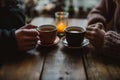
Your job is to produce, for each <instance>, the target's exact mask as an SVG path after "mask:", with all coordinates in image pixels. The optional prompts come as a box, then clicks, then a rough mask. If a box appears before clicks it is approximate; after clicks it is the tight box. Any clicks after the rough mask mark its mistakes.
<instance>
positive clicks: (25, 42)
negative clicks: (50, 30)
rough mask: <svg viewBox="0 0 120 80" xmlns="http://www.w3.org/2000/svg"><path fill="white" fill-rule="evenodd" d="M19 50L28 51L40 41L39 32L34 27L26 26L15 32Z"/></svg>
mask: <svg viewBox="0 0 120 80" xmlns="http://www.w3.org/2000/svg"><path fill="white" fill-rule="evenodd" d="M15 35H16V40H17V43H18V47H19V50H21V51H27V50H30V49H32V48H34V47H35V46H36V44H37V41H38V39H39V36H38V35H39V32H38V31H37V30H36V26H34V25H30V24H28V25H26V26H24V27H21V28H20V29H18V30H16V31H15Z"/></svg>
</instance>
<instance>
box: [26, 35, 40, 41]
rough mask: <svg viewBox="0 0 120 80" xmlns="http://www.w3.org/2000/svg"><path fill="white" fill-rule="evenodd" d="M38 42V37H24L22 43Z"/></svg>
mask: <svg viewBox="0 0 120 80" xmlns="http://www.w3.org/2000/svg"><path fill="white" fill-rule="evenodd" d="M38 40H39V37H38V36H36V37H28V36H26V37H24V42H36V41H38Z"/></svg>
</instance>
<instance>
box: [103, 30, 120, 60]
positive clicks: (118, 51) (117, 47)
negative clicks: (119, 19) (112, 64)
mask: <svg viewBox="0 0 120 80" xmlns="http://www.w3.org/2000/svg"><path fill="white" fill-rule="evenodd" d="M104 38H105V39H104V40H105V41H104V47H103V50H104V54H105V55H106V54H107V56H111V57H115V58H120V34H118V33H116V32H114V31H108V32H107V33H106V34H105V37H104Z"/></svg>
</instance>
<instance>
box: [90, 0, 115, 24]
mask: <svg viewBox="0 0 120 80" xmlns="http://www.w3.org/2000/svg"><path fill="white" fill-rule="evenodd" d="M114 10H115V3H114V1H113V0H102V1H101V3H100V4H99V5H98V6H97V7H96V8H94V9H93V10H92V11H91V12H90V13H89V15H88V25H90V24H94V23H96V22H102V23H103V24H106V22H109V21H110V20H111V19H112V17H113V16H114Z"/></svg>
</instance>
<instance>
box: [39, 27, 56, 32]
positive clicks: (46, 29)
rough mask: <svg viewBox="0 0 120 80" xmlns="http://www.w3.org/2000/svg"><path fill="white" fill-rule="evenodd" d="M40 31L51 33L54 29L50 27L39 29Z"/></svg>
mask: <svg viewBox="0 0 120 80" xmlns="http://www.w3.org/2000/svg"><path fill="white" fill-rule="evenodd" d="M40 31H43V32H51V31H54V28H52V27H45V28H41V29H40Z"/></svg>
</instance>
